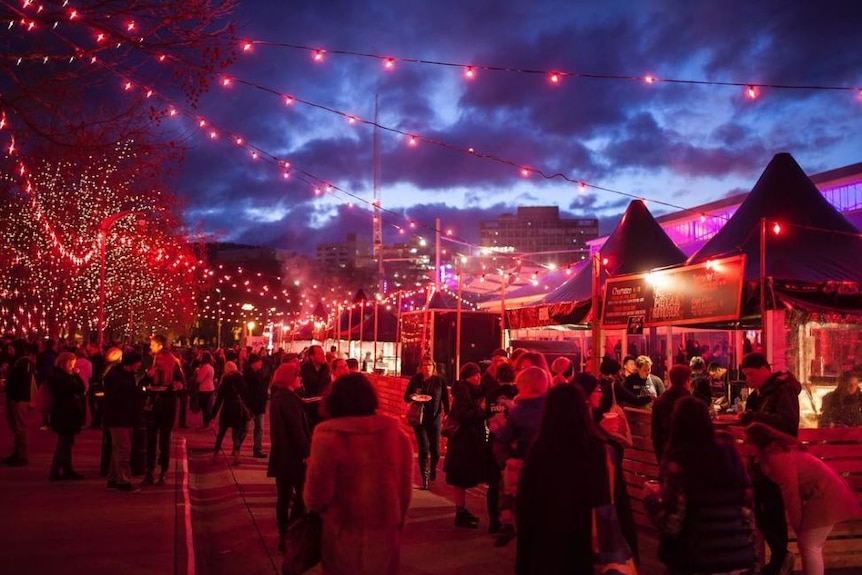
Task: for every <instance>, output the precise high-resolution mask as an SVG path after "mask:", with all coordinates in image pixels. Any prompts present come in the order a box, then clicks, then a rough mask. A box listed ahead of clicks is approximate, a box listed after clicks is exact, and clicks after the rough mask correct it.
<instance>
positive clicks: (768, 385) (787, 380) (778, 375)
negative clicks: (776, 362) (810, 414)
mask: <svg viewBox="0 0 862 575" xmlns="http://www.w3.org/2000/svg"><path fill="white" fill-rule="evenodd" d="M783 386H787V387H789V388H790V389H792V390H793V391H794V393H795V394H796V395H799V392H800V391H802V384H801V383H800V382H799V380H798V379H796V377H795V376H794V375H793V374H792V373H790V372H789V371H777V372H775V373H773V374H772V375H771V376H770V377H769V379H767V380H766V382H765V383H764V384H763V387H762V388H760V393H761V394H769V393H770V392H772V391H773V390H775V389H777V388H779V387H783Z"/></svg>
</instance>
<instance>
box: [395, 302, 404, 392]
mask: <svg viewBox="0 0 862 575" xmlns="http://www.w3.org/2000/svg"><path fill="white" fill-rule="evenodd" d="M401 294H402V291H401V290H398V296H397V297H396V302H397V303H398V308H397V310H396V311H395V373H401V367H400V366H399V365H398V359H399V356H400V355H401ZM402 375H403V374H402Z"/></svg>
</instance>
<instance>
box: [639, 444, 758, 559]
mask: <svg viewBox="0 0 862 575" xmlns="http://www.w3.org/2000/svg"><path fill="white" fill-rule="evenodd" d="M752 500H753V498H752V492H751V482H750V481H749V478H748V475H747V474H746V472H745V467H744V465H743V463H742V460H741V459H740V457H739V454H738V453H737V451H736V448H735V447H734V445H733V440H732V438H730V437H729V436H725V435H724V434H716V444H715V445H703V446H700V445H698V446H692V448H691V449H688V450H683V451H674V450H670V451H669V452H668V454H667V458H666V460H665V461H664V463H663V464H662V466H661V494H660V496H658V495H655V494H650V495H648V496H647V497H646V498H645V499H644V507H645V508H646V510H647V514H648V515H649V517H650V519H652V521H653V522H654V523H655V524H656V526H657V527H658V528H659V533H660V542H659V558H660V559H661V560H662V562H663V563H664V564H665V565H667V566H668V567H669V568H671V570H673V571H676V572H680V573H718V572H724V571H732V570H736V569H747V568H751V567H752V566H753V565H754V562H755V549H754V515H753V504H752Z"/></svg>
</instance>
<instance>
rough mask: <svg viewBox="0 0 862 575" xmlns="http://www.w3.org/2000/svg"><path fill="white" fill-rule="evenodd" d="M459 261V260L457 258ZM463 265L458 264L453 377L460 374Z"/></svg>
mask: <svg viewBox="0 0 862 575" xmlns="http://www.w3.org/2000/svg"><path fill="white" fill-rule="evenodd" d="M459 262H460V260H459ZM463 275H464V266H463V265H462V264H461V263H459V264H458V307H457V308H456V312H455V373H454V374H453V375H454V377H455V378H458V377H460V374H461V287H462V285H463V281H462V278H463Z"/></svg>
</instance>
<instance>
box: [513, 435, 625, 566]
mask: <svg viewBox="0 0 862 575" xmlns="http://www.w3.org/2000/svg"><path fill="white" fill-rule="evenodd" d="M605 461H606V447H605V444H604V442H602V441H600V440H599V439H597V438H593V439H591V440H590V441H589V442H588V444H587V445H585V446H583V447H580V448H577V447H576V446H574V445H573V442H571V441H547V442H546V441H544V438H543V439H542V440H540V441H539V442H538V443H536V445H535V446H534V448H533V449H532V450H531V451H530V453H529V454H528V455H527V458H526V460H525V461H524V466H523V468H522V469H521V475H520V478H519V480H518V493H517V496H516V498H515V506H516V507H515V511H516V512H515V520H516V522H517V532H518V537H517V539H516V542H517V553H516V556H515V573H516V574H517V575H570V574H575V573H577V574H590V573H593V549H592V531H593V529H592V510H593V508H594V507H597V506H599V505H606V504H607V503H609V501H610V495H609V485H608V483H609V482H608V474H607V466H606V463H605Z"/></svg>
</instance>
